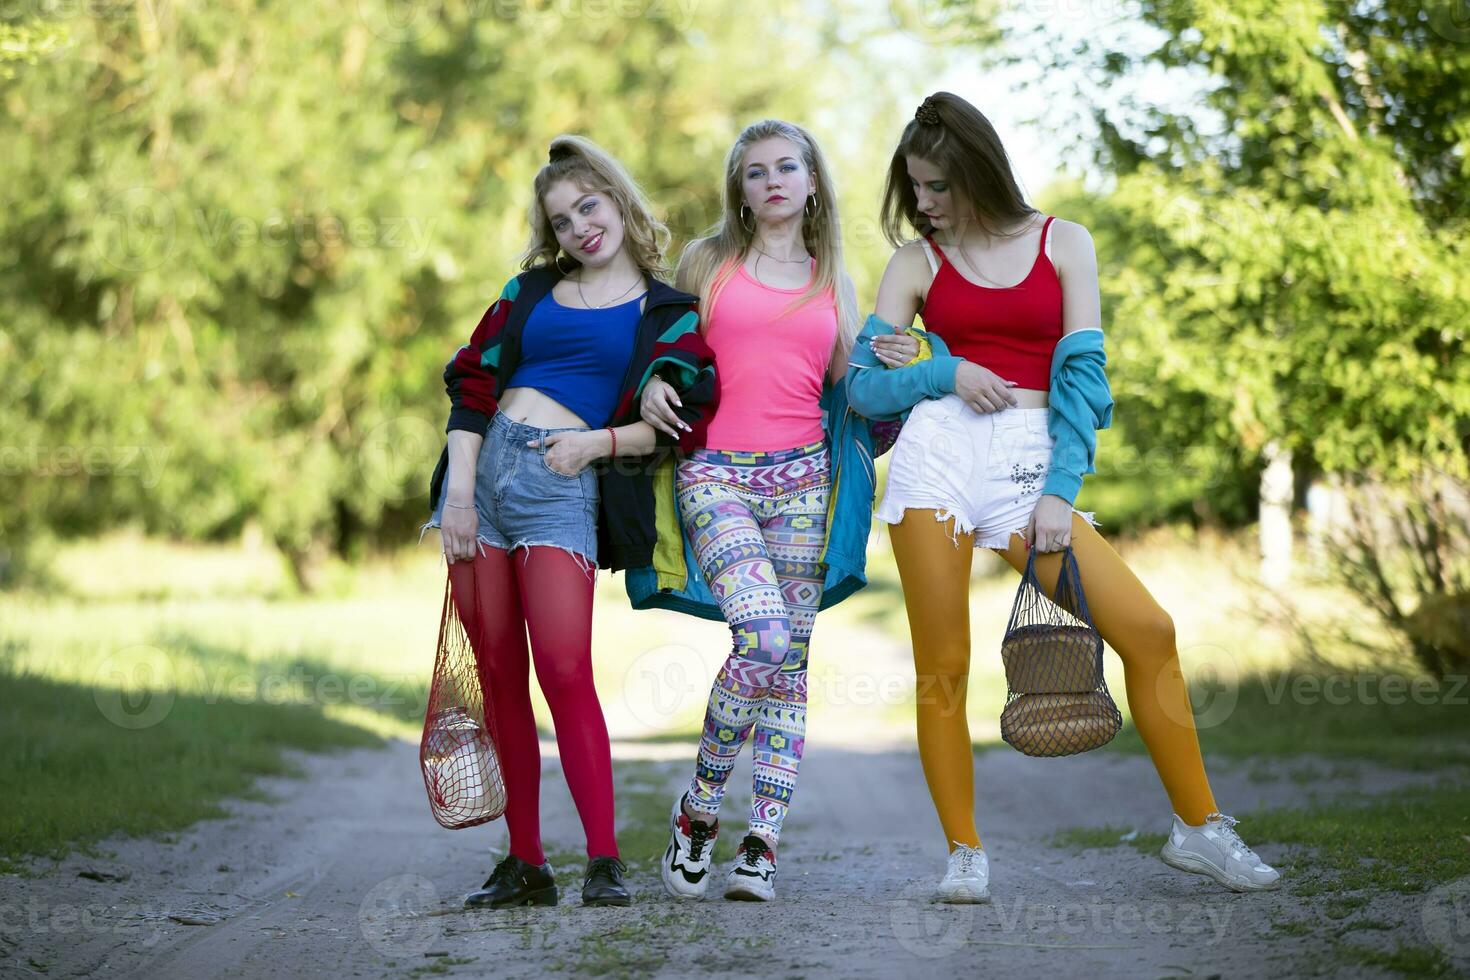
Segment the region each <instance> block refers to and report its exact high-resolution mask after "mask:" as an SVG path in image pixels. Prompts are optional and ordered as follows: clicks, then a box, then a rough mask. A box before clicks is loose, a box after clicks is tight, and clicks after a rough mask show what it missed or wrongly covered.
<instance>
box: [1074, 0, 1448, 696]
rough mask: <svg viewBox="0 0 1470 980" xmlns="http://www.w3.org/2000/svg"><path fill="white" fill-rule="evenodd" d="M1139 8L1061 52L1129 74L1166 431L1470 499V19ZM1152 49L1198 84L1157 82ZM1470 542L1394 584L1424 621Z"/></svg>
mask: <svg viewBox="0 0 1470 980" xmlns="http://www.w3.org/2000/svg"><path fill="white" fill-rule="evenodd" d="M1139 9H1140V10H1141V16H1142V20H1143V22H1144V23H1145V24H1146V25H1148V26H1149V27H1150V28H1152V29H1153V31H1154V34H1153V39H1152V40H1151V41H1146V42H1145V43H1144V44H1142V45H1141V46H1140V45H1137V44H1124V43H1119V42H1118V41H1116V39H1110V38H1109V37H1107V36H1105V35H1104V36H1101V37H1096V38H1092V39H1088V40H1086V41H1084V42H1083V43H1082V44H1081V45H1080V46H1079V47H1078V48H1077V49H1076V50H1075V51H1073V52H1068V53H1065V54H1064V55H1062V60H1063V61H1064V62H1067V63H1071V64H1074V65H1077V64H1080V65H1083V66H1085V67H1086V68H1087V69H1088V70H1089V71H1091V72H1094V73H1095V77H1097V78H1100V79H1102V80H1103V81H1102V86H1103V87H1111V86H1116V91H1115V92H1114V97H1113V98H1112V99H1111V100H1110V101H1109V102H1108V103H1106V104H1102V103H1100V104H1099V105H1098V106H1097V108H1096V112H1095V118H1094V122H1095V129H1096V132H1097V134H1098V136H1099V141H1098V143H1097V147H1096V150H1097V158H1098V160H1099V161H1100V162H1101V163H1102V164H1103V165H1104V166H1105V167H1106V168H1107V170H1108V171H1109V172H1110V173H1111V174H1112V175H1113V176H1114V178H1115V182H1114V184H1113V186H1112V187H1111V188H1110V189H1109V192H1108V193H1107V195H1106V201H1105V205H1104V207H1105V208H1106V210H1108V211H1110V212H1111V214H1112V218H1111V220H1110V222H1109V224H1110V226H1111V227H1112V228H1113V229H1114V230H1115V232H1116V237H1115V238H1113V239H1111V240H1110V242H1109V244H1110V245H1111V246H1113V248H1114V251H1113V252H1112V254H1110V255H1106V256H1105V258H1106V260H1107V261H1108V263H1109V268H1108V270H1107V275H1106V277H1105V278H1106V279H1107V280H1108V282H1109V290H1110V294H1111V295H1110V299H1111V301H1112V302H1111V306H1112V309H1113V313H1112V320H1113V322H1114V324H1116V328H1115V330H1114V334H1115V336H1116V337H1117V342H1116V349H1118V350H1120V352H1121V353H1122V356H1121V357H1119V358H1118V359H1117V363H1119V364H1120V368H1119V371H1120V373H1121V374H1123V375H1124V376H1125V380H1124V383H1125V384H1135V385H1136V387H1137V389H1139V393H1140V395H1141V397H1142V399H1143V400H1144V402H1145V403H1146V404H1147V406H1148V418H1149V421H1150V423H1151V425H1153V426H1156V430H1157V433H1156V434H1157V435H1158V436H1159V437H1161V438H1165V439H1169V440H1171V441H1172V442H1173V444H1174V445H1176V446H1191V445H1195V444H1198V443H1201V442H1203V443H1206V444H1210V445H1213V446H1217V447H1219V448H1220V451H1221V452H1222V453H1226V454H1228V453H1239V454H1241V455H1242V457H1243V458H1244V460H1245V461H1246V462H1248V463H1249V462H1250V461H1251V460H1252V458H1254V460H1256V461H1257V462H1256V465H1259V461H1260V460H1261V459H1262V456H1263V454H1264V453H1265V451H1266V449H1267V447H1268V446H1273V445H1274V446H1280V447H1282V448H1284V449H1286V450H1288V451H1291V452H1293V453H1294V454H1296V455H1298V456H1300V457H1301V458H1302V459H1304V460H1306V461H1307V466H1308V467H1309V468H1311V469H1316V470H1320V471H1323V472H1326V473H1330V474H1337V475H1340V476H1341V477H1343V478H1344V479H1345V480H1347V481H1348V482H1352V483H1363V482H1373V483H1377V484H1383V485H1389V486H1400V487H1408V486H1412V485H1413V484H1415V482H1416V481H1422V480H1423V479H1424V478H1425V477H1426V475H1429V474H1433V475H1434V476H1435V478H1436V479H1438V480H1447V481H1450V483H1451V484H1452V485H1453V486H1456V487H1458V488H1460V489H1459V491H1458V494H1459V497H1460V498H1461V499H1463V497H1464V493H1463V488H1464V487H1465V486H1466V481H1467V480H1470V467H1467V459H1470V452H1467V450H1470V361H1467V360H1466V359H1465V358H1464V357H1463V356H1462V352H1463V350H1464V344H1465V335H1466V326H1465V318H1464V314H1463V311H1464V310H1465V308H1466V304H1467V301H1470V277H1467V276H1466V274H1465V272H1464V270H1465V269H1466V268H1467V258H1470V256H1467V254H1466V253H1467V244H1466V243H1467V238H1466V228H1467V214H1466V212H1465V210H1464V202H1465V200H1467V191H1470V157H1467V149H1470V85H1467V84H1466V82H1467V80H1470V43H1467V41H1470V32H1467V31H1466V30H1464V28H1463V25H1457V23H1456V22H1455V21H1454V20H1453V19H1452V18H1450V17H1448V12H1449V9H1450V8H1449V6H1448V5H1446V4H1442V3H1440V2H1439V0H1435V2H1434V3H1432V4H1431V5H1430V6H1428V7H1425V6H1424V5H1422V4H1417V3H1408V2H1401V0H1376V2H1373V3H1369V4H1366V5H1365V4H1354V3H1348V2H1345V0H1292V2H1288V3H1287V4H1286V5H1285V6H1283V5H1281V4H1280V3H1270V4H1268V3H1265V2H1263V0H1247V2H1245V3H1238V2H1225V0H1142V4H1141V7H1140V8H1139ZM1145 70H1151V71H1152V72H1153V74H1150V75H1148V76H1147V77H1150V78H1157V77H1159V75H1158V73H1159V71H1160V70H1162V72H1163V76H1162V77H1164V78H1165V79H1166V85H1167V84H1169V82H1168V81H1167V80H1170V79H1172V80H1175V81H1178V82H1180V84H1179V85H1178V86H1175V87H1174V88H1173V89H1172V91H1181V90H1182V91H1191V90H1196V91H1199V92H1200V102H1199V104H1197V105H1191V106H1186V107H1178V106H1171V105H1169V104H1168V103H1167V100H1166V98H1165V94H1166V93H1164V92H1162V91H1161V90H1158V89H1153V90H1150V92H1147V93H1143V94H1141V95H1140V94H1138V93H1136V92H1135V91H1134V89H1133V88H1130V87H1129V81H1130V79H1134V78H1138V77H1144V73H1145ZM1121 93H1127V94H1121ZM1136 411H1137V410H1136V409H1135V413H1136ZM1451 495H1452V496H1453V495H1454V494H1453V493H1452V494H1451ZM1434 510H1435V509H1434V508H1432V507H1421V508H1418V510H1417V511H1416V513H1418V514H1419V515H1421V516H1420V520H1421V522H1422V521H1429V520H1431V518H1429V517H1428V516H1425V515H1429V514H1431V513H1433V512H1434ZM1445 531H1446V533H1451V534H1453V533H1455V532H1454V525H1453V524H1451V525H1450V526H1449V527H1447V528H1445ZM1427 532H1428V529H1427V528H1425V527H1423V526H1422V523H1421V526H1419V527H1418V533H1419V534H1420V535H1421V536H1422V534H1423V533H1427ZM1466 544H1470V542H1464V541H1461V542H1459V544H1458V545H1457V546H1455V547H1452V548H1450V549H1449V552H1448V553H1449V554H1450V555H1451V557H1452V559H1453V561H1452V562H1451V565H1452V568H1451V569H1450V570H1449V571H1448V572H1447V573H1446V574H1440V575H1415V574H1409V573H1405V574H1403V575H1402V576H1400V577H1399V578H1397V579H1395V580H1394V581H1393V582H1392V583H1391V584H1390V586H1389V587H1390V588H1391V589H1392V590H1395V591H1399V590H1404V591H1407V593H1408V594H1409V595H1411V596H1414V597H1417V598H1414V599H1412V600H1411V601H1409V602H1408V603H1407V605H1404V606H1401V607H1400V608H1401V611H1403V615H1402V616H1400V617H1399V621H1400V622H1401V623H1405V622H1408V621H1409V620H1410V619H1411V618H1412V607H1413V606H1414V604H1415V603H1416V602H1417V603H1425V602H1431V601H1433V602H1439V601H1441V600H1444V599H1446V597H1450V598H1453V597H1455V596H1463V594H1464V593H1465V592H1466V591H1470V570H1467V569H1465V567H1464V561H1465V557H1466V555H1467V553H1470V548H1467V547H1465V545H1466ZM1379 557H1380V558H1381V559H1386V557H1387V556H1385V555H1382V554H1380V555H1379ZM1400 564H1401V562H1399V561H1398V560H1397V558H1395V560H1393V561H1388V560H1384V561H1382V562H1381V566H1382V567H1385V568H1387V567H1390V566H1396V565H1400ZM1411 564H1412V562H1411ZM1432 582H1433V583H1438V584H1434V585H1427V584H1426V583H1432ZM1426 589H1428V591H1425V590H1426ZM1460 655H1461V656H1462V657H1465V656H1466V654H1465V651H1464V650H1463V648H1462V651H1461V654H1460ZM1460 662H1461V663H1462V664H1463V663H1465V662H1470V658H1467V659H1466V660H1461V661H1460ZM1425 666H1426V667H1428V668H1430V669H1435V670H1443V669H1444V661H1443V660H1442V659H1438V655H1436V656H1435V657H1432V658H1427V659H1426V662H1425Z"/></svg>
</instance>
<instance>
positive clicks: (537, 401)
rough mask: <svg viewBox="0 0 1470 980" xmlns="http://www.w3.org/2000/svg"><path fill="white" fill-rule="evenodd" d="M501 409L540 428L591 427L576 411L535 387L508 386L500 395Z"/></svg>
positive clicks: (514, 418)
mask: <svg viewBox="0 0 1470 980" xmlns="http://www.w3.org/2000/svg"><path fill="white" fill-rule="evenodd" d="M500 410H501V411H502V412H504V413H505V414H506V416H507V417H509V418H510V419H512V420H514V421H516V422H523V423H525V424H526V425H532V426H535V427H536V428H538V429H567V428H580V429H586V428H589V426H588V425H587V423H586V422H584V421H582V417H581V416H579V415H578V414H577V413H576V412H573V411H572V410H571V409H569V408H567V407H566V406H565V405H563V404H562V403H561V402H559V401H557V400H556V399H554V398H552V397H551V396H550V395H547V394H545V393H544V392H541V391H538V390H536V389H535V388H507V389H506V390H505V394H503V395H501V396H500Z"/></svg>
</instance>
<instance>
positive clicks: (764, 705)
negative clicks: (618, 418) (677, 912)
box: [643, 120, 857, 901]
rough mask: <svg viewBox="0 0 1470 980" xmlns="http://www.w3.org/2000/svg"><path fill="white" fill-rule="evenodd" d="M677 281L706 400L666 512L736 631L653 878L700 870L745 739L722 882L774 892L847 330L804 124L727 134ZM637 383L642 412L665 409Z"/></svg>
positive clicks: (801, 706) (669, 426) (754, 896)
mask: <svg viewBox="0 0 1470 980" xmlns="http://www.w3.org/2000/svg"><path fill="white" fill-rule="evenodd" d="M678 282H679V285H680V288H682V289H685V290H687V291H689V292H691V293H696V294H698V295H699V297H700V305H701V308H702V309H701V319H702V321H703V324H702V326H703V330H704V339H705V342H706V343H707V344H708V345H709V346H710V347H711V348H712V349H713V350H714V352H715V362H716V364H717V365H718V366H719V383H720V401H719V407H718V409H716V411H715V416H714V418H713V419H711V420H710V423H709V429H708V439H707V441H706V446H707V448H704V449H699V450H696V451H695V452H694V453H693V454H691V455H690V456H688V457H686V458H685V459H684V460H682V461H681V462H680V463H679V465H678V467H677V470H676V476H675V490H676V494H677V500H678V510H679V515H680V522H681V524H682V525H683V529H684V533H685V535H686V536H687V538H688V541H689V544H690V546H691V548H692V550H693V553H694V555H695V558H696V560H697V562H698V564H699V567H700V571H701V572H702V573H703V575H704V577H705V579H706V581H707V582H708V583H709V586H710V591H711V593H712V594H713V596H714V598H715V600H716V601H717V602H718V603H719V607H720V612H721V613H722V614H723V615H724V617H725V620H726V622H728V623H729V624H730V631H731V635H732V637H733V639H734V645H733V650H732V651H731V652H730V654H729V656H728V658H727V659H726V661H725V664H724V666H723V667H722V668H721V670H720V672H719V674H718V676H717V677H716V678H715V682H714V686H713V688H712V689H711V691H710V697H709V703H708V707H707V709H706V713H705V720H704V729H703V734H702V737H701V739H700V745H699V755H698V760H697V762H696V764H695V768H694V774H693V778H692V779H691V781H690V785H689V788H688V791H687V792H686V793H682V794H681V795H680V797H679V799H678V800H676V801H675V802H674V805H673V808H672V813H671V815H670V841H669V846H668V849H667V850H666V851H665V853H664V859H663V862H662V872H663V881H664V887H665V890H666V891H668V892H669V894H671V895H673V896H675V897H680V898H698V897H700V896H702V895H703V894H704V893H705V891H706V889H707V888H708V885H709V876H710V875H709V872H710V864H711V860H710V859H711V855H712V852H713V850H714V841H715V838H716V836H717V835H718V833H719V821H718V819H717V817H718V815H719V809H720V800H721V798H722V797H723V795H724V790H725V783H726V780H727V779H728V777H729V775H730V770H731V769H732V768H733V767H734V765H735V759H736V757H737V756H738V755H739V754H740V749H741V746H742V745H744V743H745V742H746V741H747V740H748V739H749V740H752V741H753V743H754V746H753V752H754V760H753V771H754V782H753V787H752V789H753V791H752V796H751V809H750V823H749V830H748V832H747V833H746V835H745V838H744V840H743V841H742V842H741V844H740V846H739V849H738V851H737V854H736V859H735V864H734V867H732V868H731V869H730V870H729V873H728V876H727V879H726V886H725V897H726V898H731V899H745V900H754V901H769V900H771V899H772V898H774V897H775V875H776V864H775V861H776V844H777V840H778V837H779V835H780V832H781V824H782V821H783V820H784V818H785V816H786V811H787V806H788V805H789V803H790V801H791V796H792V793H793V792H794V791H795V789H796V778H797V772H798V769H799V767H800V763H801V755H802V749H803V746H804V742H805V734H806V665H807V643H808V640H809V639H810V637H811V632H812V623H813V621H814V619H815V618H816V613H817V609H818V608H819V607H820V605H821V602H822V596H823V585H824V582H825V572H826V568H825V566H824V564H823V562H822V557H823V554H824V548H825V544H826V541H827V535H828V531H829V527H828V518H829V504H830V502H831V494H832V478H831V464H830V461H829V456H828V447H827V442H826V440H825V430H824V427H823V418H822V397H823V388H824V385H826V384H834V385H835V384H836V383H837V382H838V381H840V380H841V379H842V378H843V377H844V375H845V373H846V368H847V359H848V354H849V353H850V352H851V350H852V343H853V338H854V337H855V336H856V334H857V302H856V296H855V294H854V291H853V288H852V284H851V281H850V280H849V279H848V277H847V274H846V273H845V271H844V270H843V264H842V246H841V237H840V228H839V224H838V220H837V198H836V194H835V192H834V188H833V185H832V181H831V178H830V176H829V171H828V169H827V166H826V162H825V160H824V159H823V157H822V153H821V150H820V149H819V148H818V146H817V144H816V142H815V141H814V140H813V139H812V137H811V135H810V134H809V133H807V132H806V131H805V130H804V129H802V128H801V127H800V126H795V125H792V124H791V123H785V122H780V121H777V120H765V121H762V122H759V123H756V124H754V125H752V126H750V127H748V128H746V130H745V131H744V132H742V133H741V134H740V137H739V139H737V140H736V141H735V145H734V146H733V147H732V148H731V150H730V153H729V156H728V157H727V159H726V170H725V188H724V214H723V217H722V220H721V222H720V224H719V226H718V227H717V229H716V230H715V232H714V233H713V234H711V235H710V236H709V237H707V238H703V239H700V240H698V241H695V242H693V243H691V244H690V246H689V247H688V249H686V251H685V252H684V256H683V259H682V261H681V262H680V265H679V273H678ZM668 402H669V396H668V392H667V391H666V390H665V389H664V388H663V386H662V385H661V383H660V382H650V383H649V386H648V389H647V391H646V392H645V396H644V411H643V417H644V418H645V419H647V420H648V421H649V422H651V423H652V424H654V425H655V426H658V425H660V423H661V422H662V425H663V426H664V428H665V431H668V432H674V430H675V429H676V428H677V427H678V426H679V424H680V423H679V422H678V420H677V418H676V417H674V415H673V413H672V411H671V410H670V408H669V404H668Z"/></svg>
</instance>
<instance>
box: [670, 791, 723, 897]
mask: <svg viewBox="0 0 1470 980" xmlns="http://www.w3.org/2000/svg"><path fill="white" fill-rule="evenodd" d="M719 835H720V822H719V821H718V820H716V821H715V822H714V823H712V824H707V823H704V822H703V821H698V820H690V819H689V816H688V814H686V813H685V812H684V797H682V796H681V797H679V798H678V799H677V800H675V801H674V811H673V813H671V814H669V846H668V847H667V848H666V849H665V850H664V859H663V863H662V867H661V869H660V870H661V872H662V876H663V880H664V891H666V892H668V893H669V894H670V895H672V896H674V897H675V898H703V897H704V892H705V889H707V888H708V887H709V866H710V860H711V859H712V858H713V857H714V851H715V838H716V837H718V836H719Z"/></svg>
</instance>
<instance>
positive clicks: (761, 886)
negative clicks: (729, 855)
mask: <svg viewBox="0 0 1470 980" xmlns="http://www.w3.org/2000/svg"><path fill="white" fill-rule="evenodd" d="M725 897H726V898H730V899H734V900H735V901H738V902H769V901H770V900H771V899H773V898H775V897H776V855H775V854H773V853H772V852H771V848H770V846H769V845H768V844H766V842H765V840H764V839H762V838H760V837H757V836H756V835H755V834H746V835H745V840H743V841H741V842H740V846H739V847H738V848H737V849H736V850H735V865H734V867H732V868H731V869H730V873H729V874H728V875H727V876H726V878H725Z"/></svg>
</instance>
